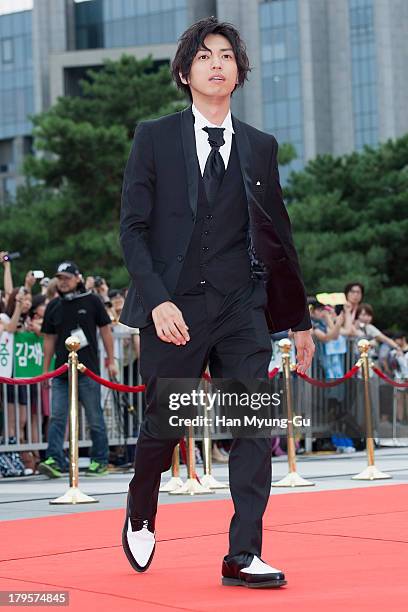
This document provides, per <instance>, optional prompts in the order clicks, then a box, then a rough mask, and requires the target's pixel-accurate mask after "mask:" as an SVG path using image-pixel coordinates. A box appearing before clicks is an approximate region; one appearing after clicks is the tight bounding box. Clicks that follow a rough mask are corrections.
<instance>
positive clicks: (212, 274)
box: [175, 136, 251, 295]
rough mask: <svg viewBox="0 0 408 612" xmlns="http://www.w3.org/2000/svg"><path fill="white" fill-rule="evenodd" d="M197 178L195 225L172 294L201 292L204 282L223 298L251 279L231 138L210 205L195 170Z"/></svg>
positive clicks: (244, 207) (245, 209)
mask: <svg viewBox="0 0 408 612" xmlns="http://www.w3.org/2000/svg"><path fill="white" fill-rule="evenodd" d="M197 165H198V159H197ZM198 175H199V181H198V201H197V216H196V222H195V225H194V230H193V234H192V237H191V240H190V244H189V247H188V250H187V254H186V256H185V260H184V264H183V269H182V271H181V274H180V278H179V282H178V285H177V288H176V292H175V293H176V294H178V295H181V294H183V293H186V292H190V291H193V292H195V291H197V289H198V290H200V288H201V289H202V290H203V289H204V287H205V284H207V283H208V284H210V285H211V286H212V287H214V288H215V289H217V290H218V291H219V292H220V293H222V294H223V295H227V294H228V293H231V292H232V291H235V290H236V289H238V288H239V287H242V286H243V285H245V284H247V283H248V281H249V279H250V278H251V266H250V259H249V255H248V250H247V235H248V203H247V198H246V193H245V187H244V183H243V180H242V173H241V167H240V164H239V158H238V152H237V147H236V144H235V138H234V136H233V137H232V145H231V152H230V157H229V160H228V166H227V169H226V171H225V175H224V178H223V180H222V183H221V186H220V188H219V190H218V193H217V197H216V198H215V201H214V202H212V203H209V202H208V200H207V197H206V193H205V189H204V181H203V178H202V176H201V171H200V168H199V167H198Z"/></svg>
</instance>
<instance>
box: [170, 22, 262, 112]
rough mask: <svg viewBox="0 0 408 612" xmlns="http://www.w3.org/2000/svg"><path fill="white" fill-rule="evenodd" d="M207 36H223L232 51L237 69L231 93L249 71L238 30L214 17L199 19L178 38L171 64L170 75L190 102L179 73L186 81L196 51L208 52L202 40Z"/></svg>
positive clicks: (187, 89) (187, 91) (243, 44)
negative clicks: (235, 82)
mask: <svg viewBox="0 0 408 612" xmlns="http://www.w3.org/2000/svg"><path fill="white" fill-rule="evenodd" d="M208 34H221V35H222V36H225V38H227V39H228V41H229V43H230V45H231V47H232V49H233V51H234V55H235V60H236V62H237V67H238V84H237V85H236V86H235V87H234V90H233V92H234V91H235V89H236V88H237V87H242V86H243V84H244V82H245V80H247V79H248V76H247V74H248V72H249V71H250V70H251V68H250V66H249V60H248V56H247V53H246V46H245V43H244V41H243V40H242V38H241V37H240V35H239V32H238V30H237V29H236V28H235V27H234V26H233V25H232V24H231V23H227V22H225V21H223V22H219V21H218V19H217V18H216V17H206V18H205V19H200V21H197V22H196V23H194V24H193V25H192V26H190V27H189V28H188V29H187V30H186V31H185V32H184V34H182V35H181V36H180V38H179V40H178V47H177V51H176V55H175V56H174V59H173V62H172V64H171V73H172V76H173V79H174V81H175V83H176V85H177V87H178V89H180V90H182V91H184V92H185V93H186V94H187V95H188V97H189V98H190V100H192V95H191V91H190V87H189V86H188V85H185V84H184V83H183V82H182V81H181V78H180V74H179V73H180V72H181V74H182V75H183V77H184V78H185V79H186V80H188V76H189V74H190V70H191V64H192V63H193V59H194V58H195V56H196V53H197V51H198V50H199V49H200V48H203V49H207V50H208V51H209V49H208V47H206V46H205V44H204V39H205V37H206V36H207V35H208Z"/></svg>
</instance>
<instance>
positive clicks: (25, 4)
mask: <svg viewBox="0 0 408 612" xmlns="http://www.w3.org/2000/svg"><path fill="white" fill-rule="evenodd" d="M75 2H84V0H75ZM32 8H33V0H0V15H5V14H6V13H16V12H17V11H27V10H29V9H32Z"/></svg>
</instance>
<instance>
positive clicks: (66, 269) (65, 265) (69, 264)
mask: <svg viewBox="0 0 408 612" xmlns="http://www.w3.org/2000/svg"><path fill="white" fill-rule="evenodd" d="M58 274H73V275H74V276H78V275H79V274H80V272H79V268H78V266H77V265H76V264H75V263H74V262H73V261H63V262H61V263H60V264H59V266H58V268H57V273H56V275H55V276H58Z"/></svg>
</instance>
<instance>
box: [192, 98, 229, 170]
mask: <svg viewBox="0 0 408 612" xmlns="http://www.w3.org/2000/svg"><path fill="white" fill-rule="evenodd" d="M191 110H192V112H193V115H194V132H195V141H196V150H197V157H198V162H199V164H200V170H201V174H202V175H203V174H204V168H205V163H206V161H207V157H208V156H209V154H210V151H211V145H210V143H209V142H208V134H207V132H204V130H203V127H217V128H225V129H224V134H223V136H224V140H225V143H224V144H223V145H222V146H221V147H220V149H219V150H220V153H221V157H222V159H223V161H224V166H225V169H227V166H228V160H229V156H230V153H231V144H232V135H233V133H234V128H233V127H232V119H231V111H230V110H229V111H228V115H227V116H226V117H225V119H224V121H223V122H222V124H221V125H214V123H211V122H210V121H208V119H206V118H205V117H204V115H202V114H201V113H200V111H199V110H198V108H197V107H196V106H194V104H193V105H192V107H191Z"/></svg>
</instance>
